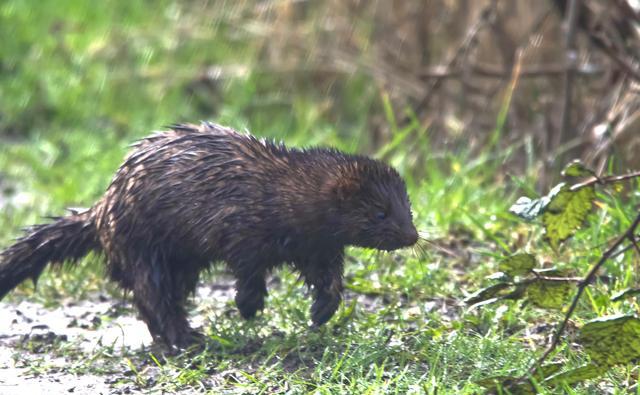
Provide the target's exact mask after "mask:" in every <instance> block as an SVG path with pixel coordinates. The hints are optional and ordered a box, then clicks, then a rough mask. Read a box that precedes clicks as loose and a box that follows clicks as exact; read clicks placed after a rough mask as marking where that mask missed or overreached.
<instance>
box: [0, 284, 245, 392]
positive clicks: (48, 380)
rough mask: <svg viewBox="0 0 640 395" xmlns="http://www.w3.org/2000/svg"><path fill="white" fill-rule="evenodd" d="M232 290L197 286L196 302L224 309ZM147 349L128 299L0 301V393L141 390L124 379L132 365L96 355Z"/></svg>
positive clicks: (198, 318)
mask: <svg viewBox="0 0 640 395" xmlns="http://www.w3.org/2000/svg"><path fill="white" fill-rule="evenodd" d="M233 295H234V290H233V285H232V281H231V280H230V279H228V280H226V281H223V282H217V284H216V285H215V286H208V287H207V286H201V287H199V289H198V292H197V295H196V297H195V302H196V303H198V302H202V301H204V300H206V304H208V305H210V304H211V302H212V301H214V302H215V303H216V304H219V305H221V306H222V308H224V305H228V302H229V301H230V300H232V298H233ZM203 321H204V318H203V316H202V315H198V314H197V313H196V314H194V315H193V318H192V324H193V325H194V326H195V327H199V326H201V325H202V324H203ZM97 350H101V351H97ZM103 350H108V351H103ZM149 350H153V347H152V339H151V336H150V335H149V331H148V330H147V327H146V325H145V324H144V323H143V322H142V321H141V320H140V319H138V318H137V316H136V312H135V310H134V309H133V307H132V305H131V303H129V302H128V301H124V300H117V299H115V300H114V299H113V298H112V297H110V296H106V295H105V294H94V295H91V296H90V297H89V298H85V299H84V300H73V299H71V298H69V299H65V300H64V301H62V303H61V304H60V305H57V306H55V307H51V308H47V307H45V306H43V305H41V304H39V303H34V302H30V301H28V300H23V301H21V302H19V303H17V304H11V303H7V302H0V394H2V395H5V394H6V395H11V394H20V395H26V394H29V395H31V394H71V393H73V394H135V393H142V392H141V391H140V390H139V389H138V387H137V386H136V385H134V384H130V385H127V384H126V382H132V379H131V377H130V376H131V375H132V374H134V372H133V371H132V370H129V369H122V367H123V366H124V364H123V363H122V362H120V363H118V364H117V365H116V366H113V364H111V366H110V363H109V362H104V361H103V360H104V359H105V358H101V355H103V354H102V353H103V352H108V353H109V357H113V356H114V355H116V356H117V355H122V356H123V357H124V358H127V357H128V356H131V355H132V353H133V354H136V353H137V354H138V355H140V354H144V353H146V352H148V351H149ZM86 358H95V361H92V362H95V371H96V372H97V373H92V372H91V370H92V369H91V365H92V363H91V362H90V363H87V362H88V361H87V360H86ZM111 360H112V361H113V358H111ZM118 365H119V366H118ZM87 366H89V368H87ZM154 368H155V369H157V367H154V366H153V364H148V365H147V366H146V367H145V372H144V373H145V376H151V377H152V376H153V371H152V370H153V369H154ZM123 383H125V384H123ZM145 393H147V392H145Z"/></svg>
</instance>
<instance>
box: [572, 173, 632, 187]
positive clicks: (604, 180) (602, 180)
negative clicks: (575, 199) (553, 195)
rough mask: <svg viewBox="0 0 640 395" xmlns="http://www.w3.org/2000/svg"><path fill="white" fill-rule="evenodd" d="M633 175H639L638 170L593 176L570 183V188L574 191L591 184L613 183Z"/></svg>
mask: <svg viewBox="0 0 640 395" xmlns="http://www.w3.org/2000/svg"><path fill="white" fill-rule="evenodd" d="M635 177H640V170H638V171H634V172H631V173H627V174H623V175H620V176H608V177H600V178H598V177H593V178H590V179H588V180H587V181H584V182H581V183H579V184H574V185H572V186H571V188H570V190H571V191H576V190H578V189H580V188H584V187H588V186H590V185H593V184H600V185H607V184H613V183H615V182H620V181H624V180H628V179H630V178H635Z"/></svg>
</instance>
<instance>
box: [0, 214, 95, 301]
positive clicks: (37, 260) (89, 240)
mask: <svg viewBox="0 0 640 395" xmlns="http://www.w3.org/2000/svg"><path fill="white" fill-rule="evenodd" d="M98 248H99V243H98V237H97V233H96V227H95V224H94V221H93V216H92V213H91V210H89V211H85V212H82V213H79V214H78V213H74V214H72V215H69V216H66V217H59V218H54V222H52V223H50V224H43V225H36V226H33V227H32V228H30V229H29V230H28V233H27V234H26V235H25V236H23V237H21V238H20V239H18V241H17V242H16V243H15V244H13V245H12V246H11V247H9V248H7V249H6V250H4V251H2V252H0V299H2V298H3V297H4V296H5V295H6V294H7V293H8V292H9V291H11V290H12V289H13V288H15V287H16V286H17V285H18V284H20V283H21V282H23V281H24V280H26V279H28V278H31V279H33V281H34V282H35V281H36V280H37V279H38V277H39V276H40V273H42V270H44V268H45V266H47V264H48V263H63V262H75V261H77V260H78V259H80V258H82V257H83V256H85V255H87V254H88V253H89V251H91V250H95V249H98Z"/></svg>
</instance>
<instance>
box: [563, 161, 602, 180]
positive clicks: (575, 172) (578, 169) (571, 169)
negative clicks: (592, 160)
mask: <svg viewBox="0 0 640 395" xmlns="http://www.w3.org/2000/svg"><path fill="white" fill-rule="evenodd" d="M561 174H562V176H563V177H587V176H595V172H594V171H593V170H591V169H589V168H588V167H587V166H585V165H584V163H582V162H581V161H580V159H575V160H573V161H571V162H570V163H569V164H568V165H567V166H565V168H564V169H563V170H562V173H561Z"/></svg>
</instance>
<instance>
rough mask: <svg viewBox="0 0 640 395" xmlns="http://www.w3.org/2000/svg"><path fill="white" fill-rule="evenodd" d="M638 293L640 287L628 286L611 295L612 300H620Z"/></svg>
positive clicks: (639, 292)
mask: <svg viewBox="0 0 640 395" xmlns="http://www.w3.org/2000/svg"><path fill="white" fill-rule="evenodd" d="M638 294H640V288H626V289H623V290H622V291H619V292H616V293H615V294H613V295H611V301H612V302H620V301H622V300H623V299H626V298H628V297H630V296H635V295H638Z"/></svg>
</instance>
